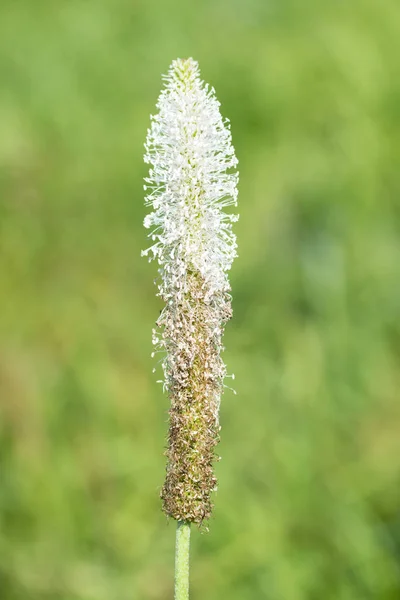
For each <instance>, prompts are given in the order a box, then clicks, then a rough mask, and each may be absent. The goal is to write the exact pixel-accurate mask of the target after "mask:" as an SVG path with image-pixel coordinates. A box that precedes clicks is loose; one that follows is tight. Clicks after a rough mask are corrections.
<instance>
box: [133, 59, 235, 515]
mask: <svg viewBox="0 0 400 600" xmlns="http://www.w3.org/2000/svg"><path fill="white" fill-rule="evenodd" d="M219 106H220V105H219V102H218V101H217V99H216V97H215V92H214V90H213V89H212V88H210V87H209V86H207V85H206V84H204V83H203V82H202V81H201V79H200V75H199V68H198V64H197V62H195V61H194V60H192V59H187V60H181V59H178V60H175V61H174V62H173V63H172V65H171V67H170V70H169V72H168V74H167V76H166V77H165V88H164V90H163V91H162V92H161V95H160V97H159V100H158V103H157V108H158V109H159V113H158V114H157V115H156V116H153V117H152V123H151V127H150V129H149V131H148V135H147V141H146V145H145V148H146V154H145V161H146V162H147V163H149V164H150V172H149V176H148V178H146V179H145V182H146V185H145V186H144V187H145V190H146V191H148V194H147V196H146V205H147V206H149V207H150V208H151V212H150V213H149V214H148V215H147V216H146V218H145V221H144V224H145V227H147V228H150V234H149V237H150V238H151V240H152V242H153V243H152V245H151V247H150V248H148V249H147V250H145V251H144V252H143V254H144V255H146V256H149V259H150V260H151V259H156V260H157V261H158V264H159V275H160V278H159V283H158V288H159V295H160V296H161V297H162V298H163V300H164V301H165V303H166V304H165V307H164V309H163V311H162V313H161V315H160V318H159V319H158V322H157V323H158V326H159V330H155V331H154V335H153V341H154V343H155V344H156V346H157V347H158V348H159V349H161V350H162V351H164V359H163V370H164V385H165V387H166V389H167V391H168V393H169V396H170V399H171V409H170V429H169V446H168V450H167V457H168V465H167V477H166V481H165V484H164V487H163V490H162V493H161V496H162V498H163V502H164V510H165V511H166V513H167V514H169V515H170V516H172V517H174V518H176V519H178V520H189V521H194V522H201V521H202V520H203V519H204V518H208V516H209V515H210V512H211V506H212V505H211V501H210V494H211V491H212V490H213V489H214V488H215V485H216V480H215V476H214V474H213V468H212V463H213V460H214V447H215V445H216V444H217V442H218V435H219V433H218V432H219V421H218V413H219V403H220V397H221V393H222V390H223V380H224V377H225V375H226V369H225V365H224V363H223V361H222V359H221V357H220V352H221V350H222V343H221V341H222V333H223V326H224V324H225V323H226V321H227V320H228V319H229V318H230V316H231V306H230V295H229V291H230V286H229V281H228V276H227V271H228V270H229V269H230V267H231V264H232V261H233V259H234V258H235V256H236V238H235V236H234V234H233V232H232V223H233V222H234V221H236V220H237V218H238V217H237V216H236V215H232V214H230V213H227V212H225V210H224V209H225V208H226V207H228V206H231V205H235V206H236V204H237V182H238V174H237V173H236V172H234V168H235V167H236V165H237V159H236V157H235V154H234V149H233V146H232V143H231V133H230V129H229V124H228V121H227V120H225V121H224V120H223V119H222V117H221V115H220V112H219Z"/></svg>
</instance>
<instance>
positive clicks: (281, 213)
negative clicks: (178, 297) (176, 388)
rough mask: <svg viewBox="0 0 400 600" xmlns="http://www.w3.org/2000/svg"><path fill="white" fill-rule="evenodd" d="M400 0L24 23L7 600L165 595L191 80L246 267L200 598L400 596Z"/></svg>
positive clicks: (11, 64) (18, 13)
mask: <svg viewBox="0 0 400 600" xmlns="http://www.w3.org/2000/svg"><path fill="white" fill-rule="evenodd" d="M399 39H400V5H399V3H398V1H397V0H380V1H378V0H363V1H359V0H354V1H352V2H344V1H337V2H326V1H317V0H315V1H314V0H303V1H302V2H298V1H296V0H279V1H278V0H232V1H231V2H229V1H228V0H206V1H201V2H184V1H179V0H165V1H162V0H108V1H107V0H65V1H63V0H53V1H43V0H35V1H34V2H33V1H32V0H2V1H1V5H0V334H1V335H0V416H1V424H0V528H1V537H0V597H1V599H2V600H136V599H137V600H167V599H171V598H172V595H173V587H172V586H173V553H174V535H175V525H174V523H173V522H170V523H167V521H166V519H165V517H164V515H163V514H162V513H161V510H160V501H159V498H158V494H159V489H160V487H161V485H162V481H163V477H164V468H165V462H164V457H163V450H164V446H165V438H166V428H167V423H166V419H167V409H168V400H167V398H166V397H165V396H163V394H162V389H161V386H159V385H158V384H157V383H156V379H157V378H158V377H157V376H154V375H153V374H152V368H153V366H154V365H153V361H152V360H151V358H150V353H151V350H152V348H151V329H152V327H153V326H154V322H155V320H156V318H157V316H158V314H159V310H160V308H161V305H160V301H159V299H157V298H156V296H155V288H154V285H153V280H154V278H155V276H156V267H155V266H154V264H152V265H148V263H147V262H146V261H145V259H141V258H140V250H141V249H142V248H145V247H146V244H147V241H146V238H145V231H144V229H143V227H142V221H143V217H144V214H145V209H144V205H143V190H142V183H143V177H144V176H145V175H146V167H145V165H144V164H143V160H142V155H143V142H144V139H145V135H146V130H147V127H148V125H149V115H150V113H153V112H155V102H156V99H157V96H158V94H159V91H160V88H161V74H162V73H165V72H166V71H167V69H168V66H169V64H170V62H171V61H172V59H174V58H176V57H178V56H179V57H185V56H193V57H194V58H195V59H197V60H198V61H199V63H200V66H201V69H202V76H203V78H204V79H205V80H206V81H208V82H210V83H211V84H212V85H213V86H214V87H215V88H216V90H217V95H218V98H219V99H220V101H221V103H222V112H223V114H224V116H226V117H229V118H230V120H231V122H232V133H233V140H234V145H235V147H236V151H237V155H238V158H239V162H240V177H241V179H240V214H241V220H240V222H239V223H238V225H237V227H236V232H237V235H238V241H239V249H240V257H239V259H237V261H236V262H235V264H234V267H233V270H232V275H231V282H232V288H233V307H234V319H233V320H232V321H231V322H230V323H229V325H228V327H227V331H226V337H225V341H226V348H227V349H226V352H225V358H226V362H227V364H228V367H229V370H230V371H231V372H232V371H233V372H234V373H235V375H236V380H235V388H236V391H237V395H236V396H234V395H233V394H232V393H231V392H230V391H229V390H228V391H227V392H226V394H225V395H224V397H223V404H222V415H221V421H222V426H223V429H222V441H221V444H220V447H219V450H220V454H221V455H222V461H221V462H220V463H219V464H218V465H217V472H218V477H219V490H218V493H217V495H216V497H215V512H214V517H213V519H212V520H211V522H210V524H209V527H210V531H209V533H203V534H202V533H200V532H198V531H196V530H194V531H193V536H192V570H191V580H192V598H193V600H196V599H198V600H200V599H203V598H207V600H217V599H218V600H221V599H225V598H226V599H227V598H229V599H230V600H239V599H240V600H253V599H256V598H257V599H261V598H262V599H266V600H320V599H321V598H324V599H326V600H358V599H359V600H367V599H369V598H371V599H378V600H396V599H397V600H398V599H399V598H400V402H399V401H400V397H399V395H400V394H399V389H400V369H399V366H400V318H399V317H400V237H399V234H400V176H399V164H400V163H399V161H400V58H399Z"/></svg>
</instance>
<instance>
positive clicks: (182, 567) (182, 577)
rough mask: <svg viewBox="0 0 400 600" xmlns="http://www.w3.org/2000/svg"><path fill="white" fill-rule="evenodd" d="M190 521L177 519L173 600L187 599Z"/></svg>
mask: <svg viewBox="0 0 400 600" xmlns="http://www.w3.org/2000/svg"><path fill="white" fill-rule="evenodd" d="M189 547H190V522H189V521H178V523H177V527H176V546H175V600H189Z"/></svg>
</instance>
